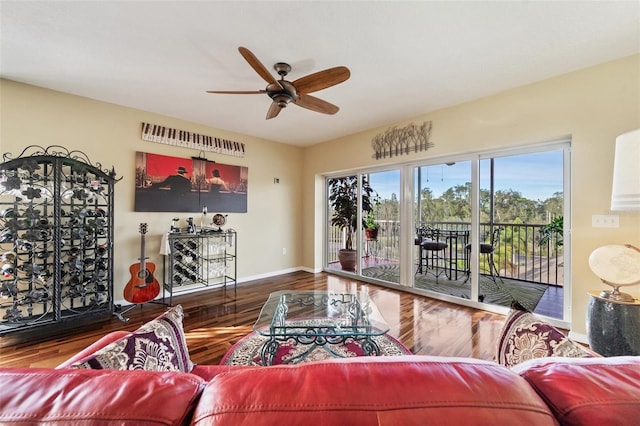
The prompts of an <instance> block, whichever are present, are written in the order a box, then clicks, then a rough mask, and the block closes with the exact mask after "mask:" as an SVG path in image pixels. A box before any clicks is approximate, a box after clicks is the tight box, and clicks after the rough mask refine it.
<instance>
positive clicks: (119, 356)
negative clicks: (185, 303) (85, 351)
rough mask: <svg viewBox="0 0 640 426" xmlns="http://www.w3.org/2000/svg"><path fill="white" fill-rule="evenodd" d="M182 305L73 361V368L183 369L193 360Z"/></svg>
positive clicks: (186, 371)
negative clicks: (183, 326)
mask: <svg viewBox="0 0 640 426" xmlns="http://www.w3.org/2000/svg"><path fill="white" fill-rule="evenodd" d="M183 318H184V314H183V311H182V306H181V305H176V306H175V307H173V308H170V309H168V310H167V311H166V312H165V313H164V314H162V315H160V316H159V317H157V318H156V319H154V320H152V321H149V322H148V323H146V324H144V325H142V326H141V327H140V328H139V329H137V330H136V331H134V332H132V333H130V334H128V335H126V336H124V337H123V338H121V339H119V340H116V341H115V342H112V343H110V344H108V345H107V346H105V347H104V348H102V349H100V350H99V351H97V352H95V353H94V354H92V355H89V356H88V357H86V358H84V359H83V360H81V361H78V362H76V363H74V364H72V365H71V368H90V369H96V370H100V369H111V370H147V371H180V372H184V373H189V372H191V370H192V369H193V363H192V362H191V359H190V358H189V349H188V348H187V342H186V340H185V337H184V330H183V328H182V319H183Z"/></svg>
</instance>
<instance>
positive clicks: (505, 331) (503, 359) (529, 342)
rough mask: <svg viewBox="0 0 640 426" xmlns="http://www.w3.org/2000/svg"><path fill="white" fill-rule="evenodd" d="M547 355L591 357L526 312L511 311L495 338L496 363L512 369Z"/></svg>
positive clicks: (562, 335)
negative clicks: (496, 338)
mask: <svg viewBox="0 0 640 426" xmlns="http://www.w3.org/2000/svg"><path fill="white" fill-rule="evenodd" d="M550 356H559V357H570V358H583V357H593V356H594V354H593V352H590V351H589V350H587V349H585V348H583V347H582V346H580V345H579V344H577V343H575V342H573V341H572V340H571V339H569V338H568V337H567V336H565V335H564V334H563V333H562V332H560V330H558V329H557V328H555V327H554V326H552V325H551V324H548V323H546V322H544V321H541V320H539V319H538V318H536V316H535V315H533V314H531V313H530V312H527V311H523V310H517V309H512V310H511V312H510V313H509V315H508V316H507V319H506V321H505V323H504V326H503V327H502V331H501V332H500V335H499V337H498V345H497V348H496V361H498V363H500V364H502V365H504V366H506V367H512V366H514V365H516V364H519V363H521V362H524V361H527V360H530V359H534V358H544V357H550Z"/></svg>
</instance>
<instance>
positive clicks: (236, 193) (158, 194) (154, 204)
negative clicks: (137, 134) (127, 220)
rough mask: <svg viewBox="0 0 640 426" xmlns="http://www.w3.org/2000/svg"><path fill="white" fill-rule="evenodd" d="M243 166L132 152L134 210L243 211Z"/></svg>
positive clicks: (245, 171) (245, 181)
mask: <svg viewBox="0 0 640 426" xmlns="http://www.w3.org/2000/svg"><path fill="white" fill-rule="evenodd" d="M248 176H249V169H248V168H247V167H241V166H233V165H229V164H220V163H216V162H215V161H209V160H206V159H203V158H180V157H170V156H166V155H159V154H150V153H144V152H136V193H135V208H134V210H135V211H137V212H194V213H196V212H202V210H203V208H204V207H206V208H207V210H208V211H209V212H214V211H215V212H231V213H246V212H247V186H248V182H249V181H248Z"/></svg>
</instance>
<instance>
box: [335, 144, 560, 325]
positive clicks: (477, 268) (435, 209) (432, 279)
mask: <svg viewBox="0 0 640 426" xmlns="http://www.w3.org/2000/svg"><path fill="white" fill-rule="evenodd" d="M569 146H570V145H569V142H568V141H566V142H558V143H556V144H548V145H545V146H542V147H530V148H522V149H518V150H511V151H502V152H498V153H482V154H473V155H468V156H466V157H457V158H455V159H446V160H439V161H425V162H424V163H423V164H407V165H403V166H402V168H398V169H392V170H382V171H380V170H371V171H366V172H362V173H354V174H351V175H343V176H336V177H329V178H327V199H328V201H329V203H328V204H329V207H328V211H327V234H326V235H327V237H326V254H325V256H326V259H327V261H326V264H325V267H326V268H327V269H328V270H333V271H338V270H339V271H343V272H346V273H350V274H355V275H357V276H360V277H362V278H365V279H368V280H372V282H382V283H385V282H386V283H392V284H399V285H403V286H408V287H413V288H414V289H415V290H416V291H424V292H427V293H428V294H432V295H434V297H437V298H440V299H443V300H448V301H452V302H456V301H462V300H464V301H465V302H464V303H465V304H468V303H471V304H478V306H482V305H483V306H485V308H486V307H488V306H490V305H494V306H496V307H499V308H501V309H502V308H508V307H510V306H513V305H515V304H517V305H520V307H522V308H524V309H527V310H530V311H533V312H534V313H538V314H541V315H546V316H550V317H553V318H557V319H564V318H565V317H566V316H567V315H568V307H567V303H565V298H564V294H565V289H566V285H567V284H566V283H568V282H569V277H568V276H567V274H568V272H567V271H568V270H569V269H568V268H566V269H567V270H566V271H565V265H566V263H567V262H568V261H569V259H570V256H569V255H568V250H570V240H569V238H568V237H569V233H568V232H566V230H567V229H570V224H569V223H568V218H569V217H570V216H569V212H570V210H569V206H570V203H569V199H570V198H569V176H570V173H569V166H570V160H569V154H570V150H569ZM343 196H344V197H343ZM341 197H342V198H344V199H341ZM402 200H407V202H406V203H402ZM409 200H411V201H410V202H409ZM341 215H342V216H343V217H342V218H339V216H341ZM348 247H350V248H351V250H350V254H351V255H352V256H353V257H352V263H351V266H349V267H346V268H345V267H344V266H341V265H340V261H339V260H340V259H339V257H340V256H341V251H344V249H346V248H348ZM496 310H497V311H500V309H496Z"/></svg>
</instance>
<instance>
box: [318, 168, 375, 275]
mask: <svg viewBox="0 0 640 426" xmlns="http://www.w3.org/2000/svg"><path fill="white" fill-rule="evenodd" d="M372 192H373V189H371V186H369V182H368V180H367V179H366V178H365V177H363V178H362V210H363V211H364V212H366V213H367V214H368V213H369V212H370V211H371V210H372V208H373V206H372V204H371V194H372ZM357 197H358V176H345V177H339V178H333V179H329V204H330V205H331V208H332V209H333V215H332V216H331V224H332V225H333V226H337V227H338V228H340V229H341V230H342V231H344V232H345V239H344V247H343V248H342V249H340V251H338V260H340V265H341V266H342V269H344V270H346V271H355V269H356V251H355V250H354V249H353V234H354V232H355V231H356V230H357V229H359V228H358V198H357ZM365 225H366V222H365V220H364V219H363V220H362V224H361V226H362V227H364V226H365Z"/></svg>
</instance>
